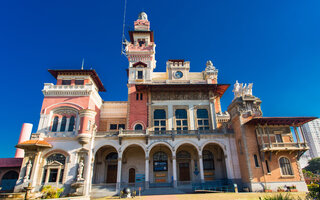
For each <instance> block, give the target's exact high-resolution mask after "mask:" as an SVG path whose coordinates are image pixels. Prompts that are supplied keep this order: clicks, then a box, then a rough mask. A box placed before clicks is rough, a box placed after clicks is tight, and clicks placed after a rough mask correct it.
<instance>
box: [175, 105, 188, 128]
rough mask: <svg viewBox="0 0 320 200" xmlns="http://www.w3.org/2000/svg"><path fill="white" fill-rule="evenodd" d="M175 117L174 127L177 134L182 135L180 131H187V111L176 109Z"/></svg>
mask: <svg viewBox="0 0 320 200" xmlns="http://www.w3.org/2000/svg"><path fill="white" fill-rule="evenodd" d="M175 116H176V127H177V131H178V133H179V132H180V133H182V130H188V115H187V110H185V109H177V110H176V112H175Z"/></svg>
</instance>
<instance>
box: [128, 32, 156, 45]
mask: <svg viewBox="0 0 320 200" xmlns="http://www.w3.org/2000/svg"><path fill="white" fill-rule="evenodd" d="M133 33H149V34H150V42H154V39H153V31H129V36H130V41H131V43H132V44H133V42H134V40H133Z"/></svg>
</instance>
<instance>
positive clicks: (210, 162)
mask: <svg viewBox="0 0 320 200" xmlns="http://www.w3.org/2000/svg"><path fill="white" fill-rule="evenodd" d="M202 159H203V169H204V170H214V157H213V153H212V152H211V151H208V150H204V151H203V152H202Z"/></svg>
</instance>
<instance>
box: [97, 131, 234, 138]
mask: <svg viewBox="0 0 320 200" xmlns="http://www.w3.org/2000/svg"><path fill="white" fill-rule="evenodd" d="M224 134H233V132H232V131H231V130H227V129H215V130H164V131H148V130H119V131H108V132H97V133H96V137H114V136H117V137H146V136H148V137H152V136H155V137H175V136H182V135H184V136H200V135H224Z"/></svg>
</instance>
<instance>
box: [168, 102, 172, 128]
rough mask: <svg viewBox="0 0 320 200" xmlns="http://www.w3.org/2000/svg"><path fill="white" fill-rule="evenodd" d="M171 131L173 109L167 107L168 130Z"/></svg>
mask: <svg viewBox="0 0 320 200" xmlns="http://www.w3.org/2000/svg"><path fill="white" fill-rule="evenodd" d="M172 129H173V108H172V105H168V130H172Z"/></svg>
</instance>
